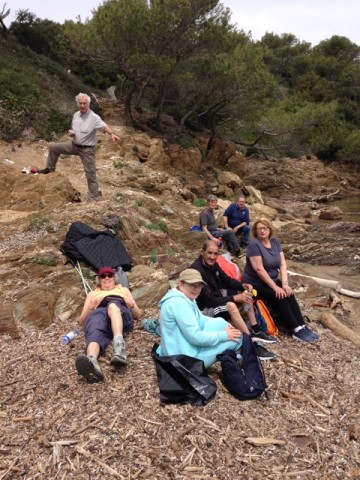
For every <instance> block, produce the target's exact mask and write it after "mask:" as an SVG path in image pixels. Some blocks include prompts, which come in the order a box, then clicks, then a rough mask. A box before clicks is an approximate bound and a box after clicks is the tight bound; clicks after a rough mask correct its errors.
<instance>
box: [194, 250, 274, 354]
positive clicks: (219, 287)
mask: <svg viewBox="0 0 360 480" xmlns="http://www.w3.org/2000/svg"><path fill="white" fill-rule="evenodd" d="M218 255H219V247H218V245H217V244H216V243H215V242H214V241H212V240H206V241H205V242H204V244H203V246H202V250H201V254H200V256H199V257H198V258H197V259H196V260H195V262H193V264H192V265H191V266H190V268H194V269H195V270H198V271H199V272H200V273H201V276H202V279H203V280H204V282H206V285H204V287H203V288H202V290H201V293H200V295H199V296H198V298H197V304H198V306H199V308H200V310H204V309H207V311H206V314H207V315H209V313H210V312H211V314H212V316H214V317H222V318H224V319H225V320H229V321H230V322H231V323H232V325H233V326H234V327H235V328H237V329H238V330H240V331H241V332H243V333H248V334H249V335H251V337H252V339H253V340H254V341H255V340H256V341H261V342H264V343H275V342H276V339H275V338H274V337H272V336H270V335H268V334H267V333H265V332H264V331H263V330H261V329H260V327H259V325H258V324H257V322H256V318H255V314H254V309H253V306H252V302H253V301H252V296H251V293H250V292H251V290H252V286H251V285H249V284H243V283H241V282H239V281H238V280H236V279H234V278H231V277H229V276H228V275H227V274H226V273H225V272H224V271H223V270H222V269H221V267H220V266H219V264H218V263H217V262H216V259H217V256H218ZM229 290H230V291H233V292H234V294H233V295H229V294H228V293H229ZM239 303H240V304H246V305H248V306H249V310H248V318H249V322H250V325H251V328H252V330H253V332H252V333H250V332H249V329H248V327H247V325H246V323H245V322H244V320H243V318H242V316H241V315H240V312H239V309H238V305H237V304H239ZM208 309H211V310H210V312H209V310H208ZM254 345H255V348H256V351H257V353H258V357H259V358H260V360H271V359H273V358H275V357H276V355H274V354H273V353H271V352H268V351H267V350H266V349H265V348H264V347H263V346H262V345H260V344H259V343H257V342H254Z"/></svg>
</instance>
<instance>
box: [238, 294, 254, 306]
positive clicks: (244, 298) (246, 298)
mask: <svg viewBox="0 0 360 480" xmlns="http://www.w3.org/2000/svg"><path fill="white" fill-rule="evenodd" d="M234 300H235V302H236V303H249V304H250V305H252V304H253V298H252V295H251V293H250V292H242V293H237V294H236V295H234Z"/></svg>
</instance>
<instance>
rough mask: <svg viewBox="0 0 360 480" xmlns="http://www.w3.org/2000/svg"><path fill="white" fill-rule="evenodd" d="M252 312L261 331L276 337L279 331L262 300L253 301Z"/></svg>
mask: <svg viewBox="0 0 360 480" xmlns="http://www.w3.org/2000/svg"><path fill="white" fill-rule="evenodd" d="M254 312H255V317H256V321H257V323H258V324H259V325H260V327H261V329H262V330H264V332H266V333H267V334H268V335H272V336H275V337H278V336H279V329H278V328H277V326H276V325H275V322H274V319H273V318H272V316H271V314H270V312H269V310H268V308H267V306H266V305H265V303H264V302H263V301H262V300H260V299H259V300H255V301H254Z"/></svg>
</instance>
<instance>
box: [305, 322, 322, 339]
mask: <svg viewBox="0 0 360 480" xmlns="http://www.w3.org/2000/svg"><path fill="white" fill-rule="evenodd" d="M304 328H305V330H306V331H307V332H308V334H309V335H310V336H311V337H313V339H314V340H319V339H320V335H318V334H317V333H316V332H314V330H311V328H309V327H307V326H306V325H305V327H304Z"/></svg>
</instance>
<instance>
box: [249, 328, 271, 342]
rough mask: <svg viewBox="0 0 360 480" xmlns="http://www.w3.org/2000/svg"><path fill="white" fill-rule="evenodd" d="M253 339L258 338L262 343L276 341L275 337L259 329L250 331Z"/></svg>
mask: <svg viewBox="0 0 360 480" xmlns="http://www.w3.org/2000/svg"><path fill="white" fill-rule="evenodd" d="M250 336H251V338H252V340H253V341H256V340H258V341H259V342H263V343H276V338H275V337H273V336H271V335H268V334H267V333H266V332H264V330H259V331H258V332H252V333H251V334H250Z"/></svg>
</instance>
